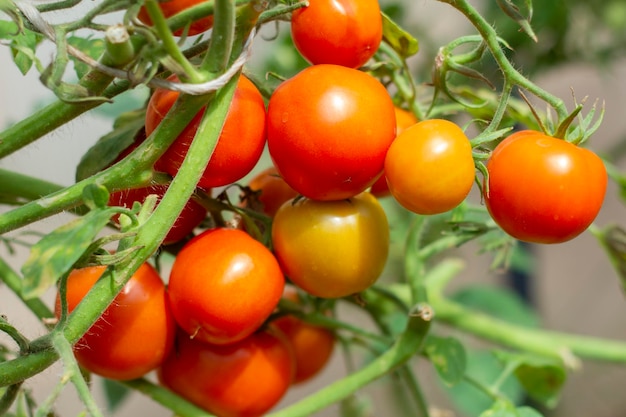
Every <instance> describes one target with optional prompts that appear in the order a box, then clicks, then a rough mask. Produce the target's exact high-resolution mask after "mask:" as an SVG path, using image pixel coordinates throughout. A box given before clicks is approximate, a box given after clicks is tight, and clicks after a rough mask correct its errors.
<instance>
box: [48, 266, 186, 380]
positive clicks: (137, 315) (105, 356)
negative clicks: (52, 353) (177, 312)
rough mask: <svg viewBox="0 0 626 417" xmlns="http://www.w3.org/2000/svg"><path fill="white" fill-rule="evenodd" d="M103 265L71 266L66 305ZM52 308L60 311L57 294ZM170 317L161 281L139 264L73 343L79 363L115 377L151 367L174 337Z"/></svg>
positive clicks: (124, 377) (88, 286) (71, 307)
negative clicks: (100, 314)
mask: <svg viewBox="0 0 626 417" xmlns="http://www.w3.org/2000/svg"><path fill="white" fill-rule="evenodd" d="M105 269H106V267H104V266H92V267H86V268H81V269H75V270H73V271H72V272H71V273H70V274H69V276H68V278H67V288H66V300H67V309H68V311H69V312H72V311H73V310H74V308H75V307H76V306H77V305H78V304H79V303H80V302H81V300H82V299H83V298H84V297H85V294H87V292H88V291H89V290H90V289H91V287H92V286H93V285H94V283H95V282H96V281H97V280H98V279H99V278H100V277H101V276H102V274H103V272H104V270H105ZM55 314H56V316H57V317H59V316H60V315H61V300H60V296H59V294H57V297H56V302H55ZM174 333H175V323H174V318H173V316H172V313H171V310H170V307H169V304H168V300H167V296H166V292H165V286H164V284H163V281H162V280H161V277H160V276H159V274H158V273H157V272H156V270H155V269H154V268H153V267H152V266H150V265H149V264H143V265H142V266H141V267H140V268H139V269H138V270H137V272H136V273H135V274H134V275H133V276H132V278H131V279H130V281H128V283H127V284H126V285H125V286H124V288H123V289H122V291H121V292H120V293H119V294H118V295H117V296H116V297H115V299H114V300H113V303H112V304H111V306H109V307H108V308H107V309H106V310H105V311H104V313H102V316H101V317H100V318H99V319H98V320H97V321H96V322H95V323H94V324H93V325H92V326H91V327H90V328H89V330H87V333H85V335H84V336H83V337H82V338H81V339H80V340H79V341H78V342H77V343H76V345H75V346H74V354H75V355H76V359H77V360H78V362H79V363H80V364H81V366H83V367H84V368H85V369H87V370H89V371H90V372H94V373H96V374H98V375H102V376H105V377H107V378H111V379H116V380H129V379H134V378H139V377H141V376H143V375H145V374H147V373H148V372H150V371H152V370H154V369H156V368H157V367H158V366H160V365H161V362H163V360H164V359H165V357H166V356H167V355H168V354H169V352H170V350H171V349H172V346H173V343H174Z"/></svg>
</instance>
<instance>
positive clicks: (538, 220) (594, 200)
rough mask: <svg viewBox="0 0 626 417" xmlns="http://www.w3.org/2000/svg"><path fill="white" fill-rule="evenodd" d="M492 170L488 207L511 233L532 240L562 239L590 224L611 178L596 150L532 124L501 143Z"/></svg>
mask: <svg viewBox="0 0 626 417" xmlns="http://www.w3.org/2000/svg"><path fill="white" fill-rule="evenodd" d="M487 171H488V172H489V190H488V192H487V188H486V185H485V184H484V185H483V189H484V195H485V204H486V206H487V209H488V210H489V213H490V214H491V216H492V217H493V219H494V220H495V222H496V223H497V224H498V225H499V226H500V227H501V228H502V229H503V230H504V231H505V232H507V233H508V234H509V235H511V236H513V237H514V238H516V239H519V240H523V241H526V242H533V243H562V242H566V241H568V240H571V239H573V238H575V237H576V236H578V235H579V234H580V233H582V232H583V231H584V230H586V229H587V227H589V225H590V224H591V223H592V222H593V220H594V219H595V217H596V216H597V214H598V212H599V211H600V209H601V207H602V203H603V201H604V196H605V193H606V187H607V182H608V176H607V173H606V168H605V167H604V164H603V163H602V160H601V159H600V158H599V157H598V156H597V155H596V154H594V153H593V152H591V151H590V150H588V149H584V148H580V147H577V146H575V145H573V144H571V143H568V142H566V141H564V140H561V139H556V138H553V137H550V136H547V135H545V134H543V133H540V132H536V131H530V130H526V131H520V132H516V133H514V134H512V135H511V136H509V137H508V138H506V139H505V140H503V141H502V142H501V143H500V144H498V146H496V148H495V149H494V150H493V153H492V154H491V157H490V159H489V161H488V162H487Z"/></svg>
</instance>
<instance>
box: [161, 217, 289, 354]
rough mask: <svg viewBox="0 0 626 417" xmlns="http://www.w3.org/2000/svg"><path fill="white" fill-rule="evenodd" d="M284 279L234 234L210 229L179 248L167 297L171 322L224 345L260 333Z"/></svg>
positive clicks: (253, 245) (259, 248) (261, 250)
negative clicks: (174, 320) (170, 310)
mask: <svg viewBox="0 0 626 417" xmlns="http://www.w3.org/2000/svg"><path fill="white" fill-rule="evenodd" d="M284 286H285V278H284V276H283V274H282V272H281V270H280V266H279V265H278V262H277V261H276V258H275V257H274V255H273V254H272V253H271V252H270V251H269V249H267V248H266V247H265V246H263V245H262V244H261V243H260V242H258V241H256V240H254V239H253V238H252V237H251V236H250V235H248V234H247V233H245V232H243V231H241V230H237V229H224V228H217V229H210V230H207V231H205V232H203V233H201V234H199V235H198V236H196V237H195V238H193V239H192V240H190V241H189V242H188V243H187V244H185V246H184V247H183V248H182V249H181V251H180V252H179V253H178V256H177V257H176V259H175V261H174V264H173V265H172V272H171V274H170V280H169V294H170V301H171V305H172V312H173V313H174V317H175V318H176V321H177V322H178V324H179V325H180V327H182V328H183V330H185V331H186V332H187V333H188V334H190V335H191V336H192V337H194V338H196V339H198V340H202V341H205V342H208V343H214V344H228V343H233V342H236V341H238V340H241V339H243V338H245V337H246V336H248V335H250V334H251V333H253V332H254V331H255V330H257V329H258V328H259V326H261V325H262V324H263V322H264V321H265V319H267V317H268V316H269V315H270V314H271V313H272V311H274V308H275V307H276V305H277V304H278V301H280V297H281V295H282V292H283V288H284Z"/></svg>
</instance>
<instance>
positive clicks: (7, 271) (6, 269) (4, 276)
mask: <svg viewBox="0 0 626 417" xmlns="http://www.w3.org/2000/svg"><path fill="white" fill-rule="evenodd" d="M0 280H2V282H4V283H5V284H6V285H7V287H9V289H10V290H11V291H13V293H14V294H15V295H17V296H18V297H20V299H21V300H22V302H23V303H24V304H25V305H26V306H27V307H28V308H29V309H30V311H32V312H33V313H34V314H35V315H36V316H37V317H39V318H40V319H45V318H52V317H54V314H52V311H50V309H49V308H48V306H47V305H46V304H45V303H44V302H43V301H41V300H40V299H39V298H32V299H28V300H26V299H24V298H23V297H22V279H21V277H20V276H19V275H17V274H16V273H15V272H14V271H13V269H11V267H10V266H9V264H7V263H6V262H5V261H4V259H2V258H0ZM0 415H1V414H0Z"/></svg>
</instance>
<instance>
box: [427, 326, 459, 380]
mask: <svg viewBox="0 0 626 417" xmlns="http://www.w3.org/2000/svg"><path fill="white" fill-rule="evenodd" d="M424 353H425V354H426V356H428V358H429V359H430V361H431V362H432V364H433V365H434V367H435V369H436V370H437V374H438V375H439V376H440V377H441V379H442V380H443V382H444V383H445V384H447V385H455V384H457V383H458V382H460V381H461V380H462V379H463V375H464V374H465V368H466V366H467V354H466V353H465V348H464V347H463V345H462V344H461V342H459V341H458V340H457V339H455V338H453V337H439V336H434V335H429V336H428V338H427V339H426V342H425V347H424Z"/></svg>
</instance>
